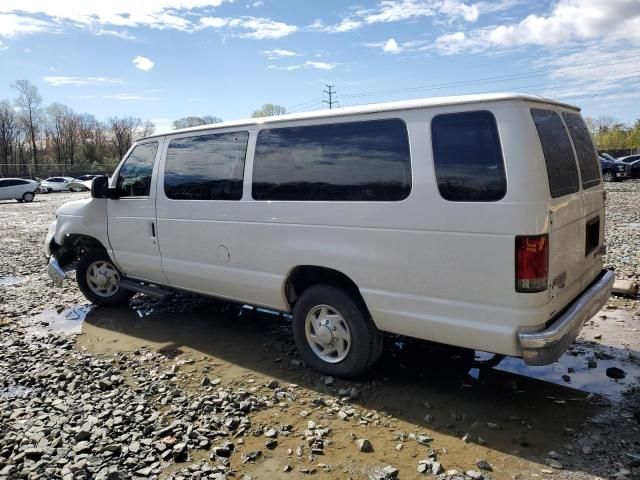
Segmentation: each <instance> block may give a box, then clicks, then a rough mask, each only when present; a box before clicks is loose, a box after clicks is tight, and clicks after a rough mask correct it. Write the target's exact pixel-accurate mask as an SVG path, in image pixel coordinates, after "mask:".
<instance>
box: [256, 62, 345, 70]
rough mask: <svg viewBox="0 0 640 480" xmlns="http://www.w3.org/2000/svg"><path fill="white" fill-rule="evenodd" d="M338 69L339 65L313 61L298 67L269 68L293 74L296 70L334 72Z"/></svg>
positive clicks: (276, 66) (275, 66) (269, 67)
mask: <svg viewBox="0 0 640 480" xmlns="http://www.w3.org/2000/svg"><path fill="white" fill-rule="evenodd" d="M336 67H337V65H336V64H335V63H327V62H315V61H313V60H307V61H306V62H304V63H300V64H298V65H289V66H288V67H285V66H279V65H269V66H268V67H267V68H268V69H269V70H287V71H289V72H293V71H295V70H333V69H334V68H336Z"/></svg>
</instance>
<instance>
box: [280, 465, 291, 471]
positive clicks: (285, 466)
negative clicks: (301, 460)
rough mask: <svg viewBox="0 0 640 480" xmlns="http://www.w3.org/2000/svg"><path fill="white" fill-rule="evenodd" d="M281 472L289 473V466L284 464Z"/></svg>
mask: <svg viewBox="0 0 640 480" xmlns="http://www.w3.org/2000/svg"><path fill="white" fill-rule="evenodd" d="M282 471H283V472H290V471H291V465H289V464H288V463H286V464H285V465H284V467H282Z"/></svg>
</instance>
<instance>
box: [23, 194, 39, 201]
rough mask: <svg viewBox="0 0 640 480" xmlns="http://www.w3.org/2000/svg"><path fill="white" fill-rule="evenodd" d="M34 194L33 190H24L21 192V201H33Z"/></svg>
mask: <svg viewBox="0 0 640 480" xmlns="http://www.w3.org/2000/svg"><path fill="white" fill-rule="evenodd" d="M35 196H36V195H35V194H34V193H33V192H24V193H23V194H22V201H23V202H26V203H31V202H33V199H34V198H35Z"/></svg>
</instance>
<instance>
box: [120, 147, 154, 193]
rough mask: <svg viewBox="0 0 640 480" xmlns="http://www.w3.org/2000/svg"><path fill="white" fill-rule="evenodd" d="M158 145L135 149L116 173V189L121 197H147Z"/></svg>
mask: <svg viewBox="0 0 640 480" xmlns="http://www.w3.org/2000/svg"><path fill="white" fill-rule="evenodd" d="M157 151H158V143H157V142H151V143H143V144H142V145H138V146H137V147H135V148H134V149H133V150H132V152H131V154H130V155H129V156H128V157H127V159H126V160H125V162H124V165H122V167H120V172H118V180H117V181H116V189H117V190H118V194H119V195H120V196H121V197H148V196H149V193H150V191H151V175H152V173H153V163H154V162H155V159H156V152H157Z"/></svg>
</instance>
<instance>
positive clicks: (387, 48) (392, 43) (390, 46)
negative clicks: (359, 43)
mask: <svg viewBox="0 0 640 480" xmlns="http://www.w3.org/2000/svg"><path fill="white" fill-rule="evenodd" d="M382 51H383V52H386V53H400V52H401V51H402V48H401V47H400V45H398V42H396V40H395V39H394V38H390V39H389V40H387V41H386V43H385V44H384V46H383V47H382Z"/></svg>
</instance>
